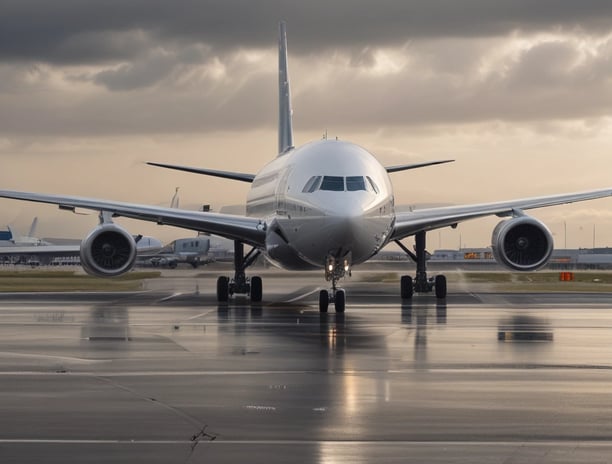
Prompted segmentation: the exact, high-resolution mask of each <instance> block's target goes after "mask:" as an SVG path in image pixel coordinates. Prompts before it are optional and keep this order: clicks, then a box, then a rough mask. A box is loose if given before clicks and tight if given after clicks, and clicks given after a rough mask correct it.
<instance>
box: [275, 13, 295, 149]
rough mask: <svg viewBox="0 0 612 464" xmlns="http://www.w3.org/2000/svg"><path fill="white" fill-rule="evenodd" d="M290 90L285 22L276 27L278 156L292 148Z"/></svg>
mask: <svg viewBox="0 0 612 464" xmlns="http://www.w3.org/2000/svg"><path fill="white" fill-rule="evenodd" d="M292 113H293V111H292V109H291V90H290V88H289V71H288V66H287V31H286V28H285V22H284V21H282V22H281V23H280V24H279V25H278V156H281V155H284V154H285V153H287V152H288V151H289V150H291V149H292V148H293V124H292V122H291V117H292Z"/></svg>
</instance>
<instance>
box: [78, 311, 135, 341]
mask: <svg viewBox="0 0 612 464" xmlns="http://www.w3.org/2000/svg"><path fill="white" fill-rule="evenodd" d="M81 339H83V340H89V341H92V342H95V341H124V342H127V341H129V340H130V321H129V318H128V310H127V308H126V307H124V306H114V305H108V304H104V305H96V306H93V307H92V308H91V309H90V310H89V318H88V320H87V321H86V322H85V324H83V326H82V329H81Z"/></svg>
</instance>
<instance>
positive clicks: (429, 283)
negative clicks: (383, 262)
mask: <svg viewBox="0 0 612 464" xmlns="http://www.w3.org/2000/svg"><path fill="white" fill-rule="evenodd" d="M414 238H415V251H416V253H413V252H412V251H410V250H409V249H408V248H406V246H405V245H404V244H403V243H402V242H400V241H399V240H396V241H395V243H397V245H398V246H399V247H400V248H401V249H402V250H404V252H405V253H406V254H407V255H408V256H409V257H410V258H411V259H412V260H413V261H414V262H415V263H416V276H415V278H414V280H413V279H412V277H411V276H407V275H405V276H402V277H401V281H400V293H401V296H402V299H410V298H412V295H413V294H414V292H416V293H429V292H431V291H432V290H433V291H435V294H436V297H437V298H439V299H443V298H446V277H445V276H443V275H437V276H436V277H435V278H428V277H427V263H426V262H427V252H426V251H425V232H424V231H423V232H417V233H416V235H415V237H414Z"/></svg>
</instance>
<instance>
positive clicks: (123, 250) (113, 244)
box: [81, 223, 136, 277]
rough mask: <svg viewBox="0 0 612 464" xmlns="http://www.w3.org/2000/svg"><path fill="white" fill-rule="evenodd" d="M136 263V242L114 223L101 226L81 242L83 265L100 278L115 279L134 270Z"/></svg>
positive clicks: (88, 271)
mask: <svg viewBox="0 0 612 464" xmlns="http://www.w3.org/2000/svg"><path fill="white" fill-rule="evenodd" d="M134 261H136V241H135V240H134V238H133V237H132V236H131V235H130V234H129V233H128V232H127V231H126V230H125V229H123V228H121V227H119V226H118V225H116V224H113V223H106V224H101V225H99V226H98V227H96V228H95V229H94V230H92V231H91V232H90V233H89V235H88V236H87V237H86V238H85V240H83V241H82V242H81V265H82V266H83V269H85V271H86V272H87V273H88V274H90V275H94V276H98V277H113V276H118V275H121V274H124V273H125V272H128V271H129V270H130V269H132V266H134Z"/></svg>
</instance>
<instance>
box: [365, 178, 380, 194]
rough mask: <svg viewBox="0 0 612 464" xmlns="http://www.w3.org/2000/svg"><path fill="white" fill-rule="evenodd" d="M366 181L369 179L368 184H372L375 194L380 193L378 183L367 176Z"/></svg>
mask: <svg viewBox="0 0 612 464" xmlns="http://www.w3.org/2000/svg"><path fill="white" fill-rule="evenodd" d="M366 179H368V183H369V184H370V187H372V190H374V193H378V192H379V190H378V185H376V182H374V181H373V180H372V178H371V177H370V176H366Z"/></svg>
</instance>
